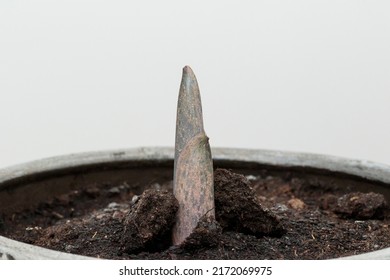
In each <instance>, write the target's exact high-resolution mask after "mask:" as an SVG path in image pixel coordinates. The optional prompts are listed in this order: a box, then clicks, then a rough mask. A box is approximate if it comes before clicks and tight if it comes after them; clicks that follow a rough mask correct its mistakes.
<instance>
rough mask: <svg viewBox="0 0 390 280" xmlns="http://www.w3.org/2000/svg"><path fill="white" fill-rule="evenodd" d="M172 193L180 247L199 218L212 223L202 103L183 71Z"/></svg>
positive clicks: (175, 240)
mask: <svg viewBox="0 0 390 280" xmlns="http://www.w3.org/2000/svg"><path fill="white" fill-rule="evenodd" d="M173 192H174V195H175V197H176V199H177V200H178V201H179V210H178V213H177V217H176V223H175V225H174V228H173V236H172V238H173V244H175V245H179V244H181V243H182V242H183V241H184V240H185V239H186V238H187V237H188V236H189V235H190V234H191V233H192V231H193V230H194V229H195V227H196V226H197V224H198V222H199V220H200V218H202V217H204V216H205V217H206V218H207V219H209V220H214V219H215V210H214V176H213V162H212V157H211V150H210V145H209V141H208V137H207V136H206V134H205V132H204V128H203V116H202V103H201V99H200V93H199V87H198V82H197V80H196V77H195V75H194V73H193V71H192V69H191V68H190V67H189V66H186V67H184V69H183V76H182V81H181V85H180V92H179V100H178V105H177V119H176V142H175V163H174V179H173Z"/></svg>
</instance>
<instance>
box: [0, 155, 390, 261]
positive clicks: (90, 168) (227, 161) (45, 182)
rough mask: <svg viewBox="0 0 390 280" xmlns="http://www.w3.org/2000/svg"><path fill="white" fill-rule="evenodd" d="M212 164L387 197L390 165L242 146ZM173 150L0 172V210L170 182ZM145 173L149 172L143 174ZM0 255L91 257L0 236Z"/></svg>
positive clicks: (79, 158)
mask: <svg viewBox="0 0 390 280" xmlns="http://www.w3.org/2000/svg"><path fill="white" fill-rule="evenodd" d="M212 154H213V159H214V164H215V165H216V166H218V167H224V168H230V169H233V170H236V171H239V172H242V173H244V174H245V173H246V174H253V173H254V171H255V170H261V169H262V168H264V167H266V168H267V169H268V170H271V171H272V172H275V173H277V172H280V171H283V170H284V171H285V170H289V171H291V172H296V173H300V174H301V175H304V176H306V177H310V176H321V177H322V178H323V179H324V178H325V179H326V178H329V180H332V182H334V180H336V181H337V182H339V183H340V184H341V185H342V184H350V183H353V184H354V185H358V186H359V188H361V190H362V191H367V190H371V191H375V192H380V193H382V194H384V195H385V196H386V198H387V199H388V200H390V167H389V166H386V165H382V164H377V163H372V162H366V161H357V160H350V159H343V158H338V157H331V156H323V155H313V154H302V153H291V152H280V151H266V150H244V149H213V151H212ZM172 173H173V149H170V148H138V149H129V150H120V151H106V152H90V153H82V154H74V155H68V156H60V157H53V158H48V159H43V160H39V161H34V162H30V163H26V164H21V165H17V166H13V167H10V168H6V169H3V170H0V213H10V212H11V211H13V210H14V209H17V208H19V209H20V208H21V207H29V206H32V205H34V204H37V203H38V202H40V201H44V200H45V199H47V198H49V197H52V196H53V195H59V194H61V193H64V192H67V191H69V190H71V189H77V188H78V187H80V186H82V185H85V184H90V183H94V182H99V181H100V182H101V181H104V179H105V178H108V177H109V178H110V181H112V182H113V183H120V182H123V181H127V182H129V183H130V184H131V183H132V182H138V183H140V184H142V183H147V182H150V181H151V179H155V180H169V179H171V178H172ZM146 175H147V176H146ZM347 258H349V259H390V248H387V249H383V250H379V251H374V252H371V253H366V254H361V255H354V256H350V257H347ZM0 259H90V258H87V257H84V256H80V255H73V254H67V253H62V252H57V251H53V250H48V249H44V248H41V247H37V246H32V245H28V244H25V243H22V242H18V241H14V240H11V239H8V238H5V237H2V236H0Z"/></svg>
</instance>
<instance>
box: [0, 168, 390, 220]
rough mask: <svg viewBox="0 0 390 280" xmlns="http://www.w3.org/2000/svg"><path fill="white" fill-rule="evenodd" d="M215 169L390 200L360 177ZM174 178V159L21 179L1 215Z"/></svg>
mask: <svg viewBox="0 0 390 280" xmlns="http://www.w3.org/2000/svg"><path fill="white" fill-rule="evenodd" d="M214 167H215V168H226V169H230V170H232V171H234V172H236V173H241V174H244V175H253V176H258V175H262V176H264V174H267V175H271V176H273V175H277V176H282V177H289V176H290V177H300V178H303V179H305V180H307V181H308V182H310V184H311V185H312V186H314V187H326V186H332V187H336V188H345V191H348V190H349V189H352V188H353V189H354V190H358V191H361V192H370V191H374V192H377V193H381V194H383V195H384V196H385V197H386V199H387V200H388V201H390V185H389V184H386V183H383V182H379V181H373V180H368V179H364V178H361V177H359V176H356V175H350V174H345V173H341V172H333V171H328V170H324V169H317V168H307V167H287V166H274V165H266V164H259V163H255V162H244V161H232V160H214ZM172 177H173V160H135V161H121V162H109V163H107V162H105V163H102V164H91V165H80V166H74V167H71V168H64V169H56V170H50V171H44V172H38V173H35V174H30V175H27V176H21V177H17V178H14V179H12V180H8V181H5V182H3V183H1V184H0V213H1V214H2V215H7V214H9V213H13V212H15V211H21V210H25V209H29V208H32V207H35V206H36V205H37V204H39V203H40V202H43V201H46V200H48V199H50V198H52V197H54V196H58V195H61V194H63V193H67V192H69V191H72V190H79V189H85V188H88V186H92V185H94V184H101V183H104V182H110V183H111V184H120V183H123V182H126V183H127V184H128V185H129V186H131V187H132V188H133V190H134V192H135V193H142V191H143V188H144V186H145V185H151V184H153V183H155V182H167V181H170V180H172Z"/></svg>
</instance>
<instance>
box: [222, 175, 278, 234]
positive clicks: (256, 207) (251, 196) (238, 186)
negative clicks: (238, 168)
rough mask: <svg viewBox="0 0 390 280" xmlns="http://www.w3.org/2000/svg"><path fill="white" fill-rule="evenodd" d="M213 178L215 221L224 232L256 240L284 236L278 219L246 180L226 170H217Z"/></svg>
mask: <svg viewBox="0 0 390 280" xmlns="http://www.w3.org/2000/svg"><path fill="white" fill-rule="evenodd" d="M214 176H215V183H214V191H215V194H214V196H215V212H216V219H217V221H218V222H219V223H220V225H221V226H222V228H223V229H224V230H233V231H236V232H242V233H249V234H253V235H256V236H264V235H271V236H280V235H282V234H283V233H284V229H283V228H282V225H281V224H280V222H279V220H278V218H277V217H276V216H275V215H274V214H273V213H272V212H271V211H270V210H269V209H267V208H266V207H263V206H262V205H261V203H260V201H259V200H258V199H257V198H256V195H255V192H254V190H253V189H252V187H251V185H250V183H249V180H248V179H247V178H246V177H245V176H243V175H240V174H236V173H233V172H231V171H228V170H226V169H217V170H216V171H215V173H214Z"/></svg>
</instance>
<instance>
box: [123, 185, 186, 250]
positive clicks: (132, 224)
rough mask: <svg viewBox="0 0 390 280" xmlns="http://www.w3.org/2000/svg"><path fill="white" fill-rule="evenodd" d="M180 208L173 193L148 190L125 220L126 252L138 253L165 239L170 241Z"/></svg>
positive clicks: (124, 240)
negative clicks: (150, 244) (152, 243)
mask: <svg viewBox="0 0 390 280" xmlns="http://www.w3.org/2000/svg"><path fill="white" fill-rule="evenodd" d="M178 208H179V203H178V202H177V200H176V198H175V197H174V195H173V193H171V192H168V191H158V190H155V189H150V190H146V191H145V192H144V193H143V194H142V196H141V197H140V199H139V200H138V201H137V202H136V203H135V204H134V205H133V206H132V208H131V210H130V212H129V214H128V215H127V216H126V218H125V221H124V225H125V228H124V233H123V239H122V244H123V246H124V252H126V253H131V252H134V251H137V250H139V249H142V248H144V247H145V246H147V245H149V244H148V243H151V242H152V241H154V242H155V243H156V240H161V239H162V238H164V237H165V239H168V240H169V239H170V235H169V233H170V232H171V228H172V226H173V223H174V222H175V218H176V212H177V210H178Z"/></svg>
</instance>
